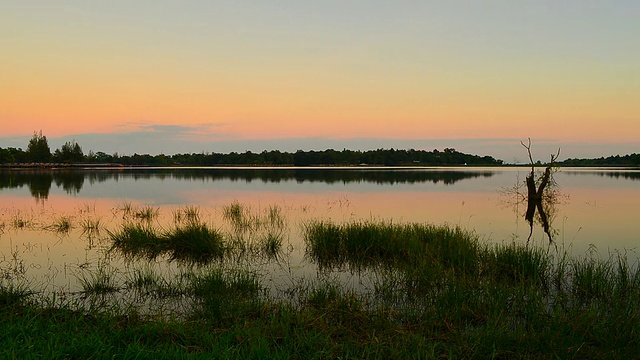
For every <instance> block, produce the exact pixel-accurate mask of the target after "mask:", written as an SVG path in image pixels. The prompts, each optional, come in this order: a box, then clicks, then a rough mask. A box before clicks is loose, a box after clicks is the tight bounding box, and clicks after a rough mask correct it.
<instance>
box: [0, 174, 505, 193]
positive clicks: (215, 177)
mask: <svg viewBox="0 0 640 360" xmlns="http://www.w3.org/2000/svg"><path fill="white" fill-rule="evenodd" d="M494 174H495V172H494V171H489V170H484V171H480V170H479V171H471V170H469V171H453V170H451V171H450V170H426V169H331V168H329V169H327V168H324V169H237V168H229V169H220V168H216V169H205V168H203V169H143V168H138V169H118V170H104V169H100V170H67V169H65V170H10V171H0V189H3V188H17V187H22V186H25V185H26V186H28V187H29V190H30V192H31V194H32V195H33V196H34V197H36V198H37V199H46V198H47V197H48V195H49V191H50V189H51V184H52V183H53V182H55V185H56V186H57V187H59V188H60V187H61V188H62V189H64V190H65V191H66V192H67V193H68V194H72V195H75V194H77V193H79V192H80V190H81V189H82V186H83V185H84V183H85V181H88V182H89V184H95V183H100V182H105V181H118V180H120V179H134V180H149V179H160V180H164V179H176V180H189V181H193V180H198V181H203V180H208V181H219V180H230V181H243V182H252V181H262V182H264V183H280V182H286V181H295V182H297V183H304V182H321V183H326V184H335V183H344V184H347V183H375V184H385V185H394V184H416V183H433V184H443V185H452V184H454V183H456V182H458V181H461V180H464V179H472V178H478V177H491V176H493V175H494Z"/></svg>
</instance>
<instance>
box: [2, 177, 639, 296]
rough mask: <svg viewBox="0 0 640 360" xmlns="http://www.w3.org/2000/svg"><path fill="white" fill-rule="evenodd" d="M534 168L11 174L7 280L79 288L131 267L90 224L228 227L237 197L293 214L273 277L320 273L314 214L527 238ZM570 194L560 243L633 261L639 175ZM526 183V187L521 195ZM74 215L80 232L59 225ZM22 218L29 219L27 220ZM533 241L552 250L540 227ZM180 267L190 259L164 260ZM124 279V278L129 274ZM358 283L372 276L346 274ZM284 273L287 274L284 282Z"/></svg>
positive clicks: (5, 197) (598, 181) (7, 182)
mask: <svg viewBox="0 0 640 360" xmlns="http://www.w3.org/2000/svg"><path fill="white" fill-rule="evenodd" d="M528 171H529V169H528V168H436V169H425V168H421V169H409V168H407V169H366V168H355V169H354V168H349V169H340V168H335V169H314V168H304V169H295V168H281V169H264V168H260V169H254V168H252V169H237V168H234V169H218V168H213V169H212V168H190V169H180V170H177V169H147V168H145V169H111V170H109V169H101V170H75V171H69V170H67V171H37V170H31V171H27V170H23V171H8V170H3V171H0V270H1V271H2V276H3V277H4V278H11V277H14V276H18V275H20V276H24V277H26V278H27V279H30V281H32V282H35V283H38V284H40V285H41V286H44V287H45V288H48V289H50V290H53V291H58V292H63V291H76V290H77V289H78V280H77V279H78V277H79V276H81V274H82V273H83V272H84V271H85V270H86V269H96V268H97V267H99V266H101V264H104V263H105V262H108V263H109V264H110V265H109V266H112V267H114V268H117V269H121V268H127V267H131V266H132V265H131V264H130V263H128V262H127V261H125V260H124V259H121V258H118V256H117V254H114V253H112V252H108V251H106V249H108V247H109V245H108V235H107V232H106V231H105V230H103V231H101V232H100V233H99V234H87V233H86V232H85V233H83V231H82V229H81V223H82V222H84V221H87V219H93V220H99V221H100V224H101V226H102V227H104V228H105V229H117V227H118V226H120V225H121V223H122V215H121V212H120V211H121V210H122V209H123V208H124V207H127V206H130V207H144V206H151V207H152V208H154V209H157V210H158V211H159V213H160V217H159V218H158V219H156V220H155V222H156V223H157V226H160V227H162V226H168V225H167V224H169V223H170V222H171V219H172V217H173V215H174V214H175V213H176V211H178V210H179V209H181V208H184V207H185V206H197V207H198V208H199V209H200V211H201V217H202V218H203V220H205V221H207V222H209V223H211V224H214V225H215V226H216V227H220V228H224V227H225V224H224V220H223V219H222V212H223V209H224V207H225V206H228V205H230V204H232V203H234V202H238V203H240V204H243V205H245V206H247V207H248V208H250V209H251V211H252V212H254V213H255V214H260V213H263V212H264V211H266V210H267V209H269V207H273V206H277V207H279V208H280V209H281V210H282V214H283V216H284V218H285V219H286V235H285V242H284V245H283V249H284V253H285V256H283V257H281V258H280V259H279V261H277V262H265V263H263V264H260V265H257V266H258V267H259V268H260V269H262V271H264V272H265V273H269V274H271V278H270V280H269V281H272V282H274V283H277V282H278V281H283V282H287V281H290V280H291V278H292V277H304V276H307V275H308V274H314V273H317V271H318V269H316V268H315V266H314V265H313V264H311V263H309V261H307V259H306V258H305V256H304V252H305V245H304V242H303V240H302V237H301V229H302V227H303V225H304V223H305V222H306V221H309V220H310V219H330V220H333V221H338V222H342V221H353V220H388V221H393V222H427V223H435V224H445V223H446V224H450V225H455V226H460V227H462V228H465V229H468V230H470V231H473V232H475V233H477V234H478V235H479V236H480V238H481V239H483V241H487V242H494V243H502V242H512V241H515V242H523V243H524V242H526V241H527V238H528V237H529V232H530V228H529V224H528V223H527V222H526V221H525V220H524V212H525V210H526V204H523V203H521V202H518V195H517V194H516V192H515V190H514V189H515V188H517V187H518V185H522V184H523V183H524V179H525V177H526V175H527V174H528ZM555 180H556V182H557V184H558V190H559V196H558V197H557V201H556V202H555V204H553V206H552V207H551V208H550V209H549V210H550V211H549V215H550V217H551V220H552V221H551V228H552V230H553V232H552V233H553V236H554V238H555V240H556V242H557V243H558V244H559V246H561V247H564V248H565V249H568V250H569V251H570V252H572V253H574V254H577V255H583V254H586V253H587V252H588V251H589V250H590V249H591V250H593V249H597V251H598V253H599V254H600V256H602V257H607V256H608V254H610V253H611V252H613V251H617V250H619V251H626V252H627V253H628V254H631V255H632V256H634V257H635V256H636V255H635V249H636V247H637V245H638V243H639V241H640V236H639V235H638V232H637V227H638V218H639V215H640V210H639V208H638V206H637V204H636V201H638V200H639V199H640V171H638V170H624V169H618V170H611V169H570V168H565V169H562V170H561V171H559V172H557V173H556V174H555ZM524 190H525V189H524V188H522V186H520V191H524ZM64 216H68V217H69V218H70V219H71V220H72V223H73V229H72V230H71V231H70V232H69V233H59V232H56V231H50V229H51V225H52V224H54V223H55V222H56V219H59V218H61V217H64ZM21 222H22V223H21ZM530 241H531V243H533V244H536V245H539V246H546V244H548V240H547V237H546V235H545V234H544V232H543V230H542V228H541V227H540V226H538V225H537V224H536V225H535V227H534V229H533V233H532V235H531V240H530ZM155 265H157V266H164V267H166V269H169V270H167V271H179V267H180V264H155ZM123 276H124V275H123ZM345 276H346V278H347V280H349V279H351V280H350V281H362V280H361V279H356V278H353V277H352V275H345ZM278 279H283V280H278Z"/></svg>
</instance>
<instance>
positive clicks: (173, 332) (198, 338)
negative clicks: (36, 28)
mask: <svg viewBox="0 0 640 360" xmlns="http://www.w3.org/2000/svg"><path fill="white" fill-rule="evenodd" d="M237 205H238V206H235V207H236V209H235V210H233V211H232V212H233V213H235V214H241V218H245V219H250V220H249V222H250V223H251V224H252V225H250V226H248V227H244V228H242V227H238V228H237V227H236V226H235V225H233V224H234V223H235V221H236V220H228V219H227V218H225V219H227V220H226V221H228V225H230V227H231V229H232V232H231V233H232V234H235V236H237V238H235V239H234V238H232V237H231V236H230V235H229V234H227V233H225V232H224V231H223V230H219V229H217V228H214V227H213V226H212V225H209V224H207V223H205V222H203V221H202V220H201V219H200V215H199V212H198V211H197V210H195V208H194V209H191V210H188V209H182V210H178V211H177V212H180V213H181V214H180V215H176V213H177V212H174V222H175V224H173V225H172V226H170V227H169V228H168V229H162V228H160V227H158V226H157V225H153V224H152V223H150V222H147V221H137V220H136V219H135V218H134V217H132V216H130V217H128V218H127V219H125V220H124V221H123V224H122V225H121V227H119V228H118V229H117V230H115V231H109V230H107V232H108V234H109V238H110V239H111V241H112V249H114V250H119V251H122V252H123V253H124V254H129V255H131V256H142V257H143V258H147V259H155V258H156V257H157V256H161V255H164V256H166V259H168V260H177V261H179V262H178V263H177V264H174V265H175V268H177V269H179V272H178V273H177V274H176V273H172V272H171V271H165V270H161V269H160V268H154V267H153V266H152V265H151V264H149V265H147V266H139V265H140V263H134V264H135V265H134V266H136V267H134V268H133V270H131V271H129V272H128V273H121V271H123V270H122V269H119V268H118V269H116V268H113V267H109V266H99V267H97V268H93V269H91V270H86V271H83V272H82V273H80V274H79V282H80V284H81V286H82V289H83V291H82V295H84V296H85V297H86V298H88V299H89V300H87V302H88V303H89V305H90V306H85V305H84V303H81V302H79V301H78V302H77V303H74V302H71V301H69V302H64V303H56V304H58V305H56V306H54V305H46V304H45V305H44V306H40V305H38V304H37V303H36V302H33V301H32V300H31V299H32V293H31V291H30V290H28V287H17V288H16V287H14V288H11V287H10V285H7V284H9V282H8V281H9V280H11V281H13V280H16V279H18V280H19V279H22V278H23V277H21V276H20V272H21V271H23V270H24V269H25V266H26V265H25V264H24V263H23V262H20V259H19V256H18V255H19V254H18V252H17V249H16V252H15V256H14V258H13V259H5V260H3V261H2V262H0V265H2V271H3V273H2V275H3V277H6V281H5V282H3V283H0V318H2V319H3V341H2V344H0V358H23V357H44V358H73V357H76V358H84V357H91V356H94V357H99V356H102V357H116V358H118V357H132V358H135V357H141V358H144V357H146V358H150V357H151V358H156V357H166V358H189V357H194V358H211V357H221V358H238V357H240V358H319V359H324V358H384V359H388V358H420V357H426V358H503V359H506V358H620V359H623V358H635V357H637V354H638V353H640V341H638V339H639V337H638V334H640V270H639V269H638V264H637V262H636V263H633V264H630V263H629V260H628V258H629V257H630V255H629V254H627V253H614V254H612V255H611V256H610V258H609V259H604V260H603V259H602V258H600V257H598V256H597V254H595V252H594V253H590V254H588V255H587V256H585V257H581V258H574V257H572V256H569V255H568V254H567V253H558V252H555V251H553V250H552V249H553V248H544V247H534V246H526V245H525V244H518V243H513V242H512V243H504V244H497V245H491V244H488V243H484V242H482V241H480V240H479V238H478V236H476V235H475V234H473V233H470V232H466V231H463V230H460V229H458V228H455V227H448V226H434V225H428V224H404V223H393V222H387V221H377V222H374V221H361V222H351V223H333V222H330V221H312V222H309V223H306V224H304V228H303V236H304V241H305V244H306V245H307V249H306V255H307V256H308V258H309V259H310V260H311V261H312V262H313V263H314V265H318V267H319V268H320V269H318V271H317V272H315V268H314V269H313V271H311V273H312V275H310V276H307V277H304V278H303V279H302V280H300V281H297V279H293V278H291V279H288V280H286V281H287V285H285V286H284V287H286V288H285V289H283V290H282V293H285V294H286V295H283V297H277V295H276V296H273V295H268V294H273V293H270V292H269V291H270V289H268V287H269V286H270V284H268V283H267V281H274V280H273V279H270V278H269V277H268V274H264V273H259V272H258V271H257V270H252V269H253V268H252V267H250V266H249V265H247V264H249V263H250V262H251V261H253V258H249V260H250V261H246V262H235V261H227V258H233V259H236V258H238V255H239V254H241V253H242V251H246V252H248V253H250V252H251V251H252V250H251V251H248V250H247V249H254V248H256V249H258V248H260V249H262V250H259V251H258V252H260V253H268V252H270V251H272V252H274V253H275V252H277V251H276V250H277V249H279V248H281V246H282V243H278V242H279V239H280V237H279V236H278V234H279V231H281V229H284V228H285V227H286V223H285V222H284V221H280V220H279V219H281V218H283V215H282V213H281V211H280V210H279V209H277V210H276V209H275V208H269V209H266V210H264V211H252V210H251V209H250V208H248V207H245V206H241V205H239V204H237ZM230 207H234V204H232V205H231V206H230ZM131 211H132V212H133V211H134V210H131ZM187 213H190V214H191V215H188V214H187ZM234 216H235V215H234ZM176 217H179V219H176ZM223 217H224V214H223ZM229 219H231V218H229ZM240 223H246V221H244V220H243V221H240ZM236 229H238V230H239V231H236ZM271 235H273V236H271ZM234 241H238V243H237V244H236V243H234ZM240 242H243V243H244V245H240ZM271 243H272V245H269V244H271ZM242 246H244V248H243V249H244V250H242V251H240V250H238V249H240V248H241V247H242ZM261 246H264V248H261ZM218 259H221V260H220V261H211V260H218ZM143 260H145V259H143ZM162 260H165V259H162ZM160 262H161V261H158V262H157V263H160ZM185 262H186V263H187V264H184V263H185ZM242 265H245V266H246V267H242ZM345 269H346V272H347V274H348V273H349V272H351V275H352V276H354V274H356V273H357V275H358V276H362V278H366V279H371V282H372V288H371V289H364V290H363V289H360V288H358V289H354V288H357V287H358V285H356V284H351V285H348V284H345V282H341V281H340V280H339V279H343V277H341V276H342V275H343V274H345V272H343V271H344V270H345ZM5 270H6V271H5ZM324 274H337V276H336V277H335V278H332V277H330V275H329V277H327V278H325V277H323V276H324ZM314 276H315V277H314ZM362 278H361V279H362ZM119 281H120V282H121V284H120V283H119ZM265 284H266V285H265ZM350 286H353V287H354V288H350ZM128 293H131V294H133V295H135V296H138V297H139V299H137V300H136V301H141V302H142V303H144V304H145V306H147V305H148V306H149V308H148V309H143V310H141V307H140V306H133V305H132V306H125V305H123V306H114V305H113V304H112V303H109V302H103V301H98V300H100V299H101V298H104V297H107V298H109V299H116V300H122V298H125V297H126V296H127V294H128ZM93 298H97V299H98V300H96V301H92V299H93ZM116 300H114V301H116ZM162 301H164V303H163V304H166V303H171V304H177V305H175V306H174V308H178V307H179V310H180V311H182V312H178V311H176V312H175V313H170V315H166V314H167V313H164V312H162V311H163V310H159V312H158V313H153V312H152V310H153V309H155V307H154V304H156V302H158V303H161V302H162ZM183 302H184V303H183ZM54 303H55V302H51V303H50V304H54ZM74 306H75V307H74ZM149 309H152V310H149ZM145 311H146V312H145ZM41 334H48V336H41ZM96 347H99V348H100V349H102V350H101V351H100V352H99V353H97V352H96V350H95V349H96Z"/></svg>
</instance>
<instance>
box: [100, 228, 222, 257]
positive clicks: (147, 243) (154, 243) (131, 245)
mask: <svg viewBox="0 0 640 360" xmlns="http://www.w3.org/2000/svg"><path fill="white" fill-rule="evenodd" d="M109 237H110V238H111V240H112V249H114V250H119V251H121V252H122V253H124V254H125V255H129V256H133V257H140V256H142V257H146V258H148V259H154V258H156V257H158V256H159V255H162V254H168V255H169V256H170V258H171V259H172V260H184V261H192V262H208V261H211V260H213V259H216V258H220V257H222V256H223V255H224V253H225V244H224V241H223V236H222V233H221V232H220V231H218V230H217V229H215V228H212V227H210V226H209V225H207V224H205V223H196V222H188V223H186V224H184V225H180V226H176V227H175V228H173V229H171V230H167V231H161V230H158V229H156V228H154V227H152V226H151V225H149V224H147V223H125V224H123V225H122V228H121V229H120V230H119V231H117V232H110V231H109Z"/></svg>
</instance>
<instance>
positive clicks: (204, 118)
mask: <svg viewBox="0 0 640 360" xmlns="http://www.w3.org/2000/svg"><path fill="white" fill-rule="evenodd" d="M154 4H155V3H152V2H147V1H140V2H136V4H135V5H132V4H129V3H128V2H123V1H114V2H110V3H106V4H102V5H96V4H76V3H73V2H71V1H61V2H56V4H55V5H51V4H48V3H46V2H40V1H32V0H25V1H11V2H10V4H9V5H7V6H6V9H5V10H3V11H2V13H0V33H2V34H3V35H2V38H3V41H1V42H0V53H1V54H2V56H0V121H1V122H2V129H1V130H0V140H1V139H2V138H7V137H16V136H18V137H19V136H22V137H24V136H26V137H28V136H30V135H31V134H32V133H33V131H35V130H42V131H43V133H45V134H46V135H47V136H48V137H50V138H63V137H76V138H82V134H96V133H98V134H113V135H114V136H118V134H122V133H126V132H136V131H145V129H148V128H153V127H154V126H166V127H167V128H169V127H172V126H174V127H182V128H188V129H190V130H189V134H188V135H189V138H190V139H194V140H197V139H198V138H202V139H208V138H210V137H212V136H213V137H216V138H224V139H240V140H260V139H286V138H307V137H315V138H328V139H331V138H333V139H336V138H337V139H350V138H381V139H397V140H403V139H404V140H406V139H439V140H442V139H522V138H527V137H532V138H541V139H552V140H554V141H558V142H586V143H590V144H591V143H592V144H594V146H597V144H598V143H600V142H603V143H616V142H620V143H632V144H633V143H637V142H638V139H640V101H638V100H637V99H638V98H640V48H638V47H637V46H634V45H632V44H635V42H636V41H637V35H638V34H640V23H639V22H638V21H637V17H636V16H634V14H636V15H638V14H640V5H638V4H637V3H636V2H632V1H619V2H616V3H615V4H586V3H584V2H581V1H567V2H563V3H562V4H557V3H556V2H551V1H541V2H539V3H538V4H527V5H525V4H520V5H517V4H506V5H505V4H501V5H500V6H493V3H491V2H489V3H486V4H484V5H479V4H478V3H476V2H471V1H461V2H457V3H456V4H441V3H440V2H434V3H431V4H430V3H429V2H418V1H415V2H411V1H409V2H403V3H402V5H397V4H396V5H393V4H382V3H377V2H368V3H366V4H360V5H357V4H355V2H354V3H353V4H351V3H348V4H345V3H343V2H337V1H328V2H325V3H323V4H300V3H298V2H292V1H291V2H289V1H285V3H283V4H279V5H278V6H275V5H273V6H270V5H267V4H253V5H252V6H247V5H242V4H236V2H226V3H224V2H223V3H222V4H220V3H217V4H211V3H209V2H205V1H188V2H185V3H184V4H182V3H181V4H171V3H162V4H157V6H153V5H154ZM3 6H4V5H3ZM178 137H182V138H184V137H185V134H184V133H181V134H177V133H176V138H178ZM1 146H3V145H2V143H0V147H1ZM85 147H91V144H85ZM398 147H401V146H398ZM149 151H150V152H151V150H149ZM603 155H607V154H603Z"/></svg>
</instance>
